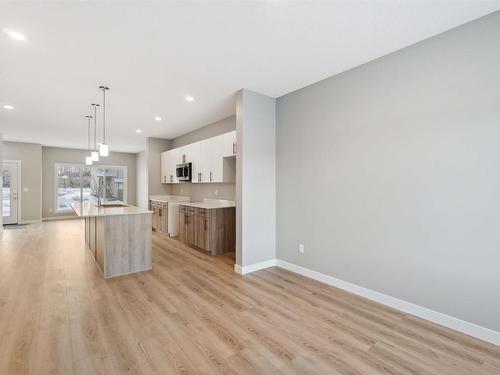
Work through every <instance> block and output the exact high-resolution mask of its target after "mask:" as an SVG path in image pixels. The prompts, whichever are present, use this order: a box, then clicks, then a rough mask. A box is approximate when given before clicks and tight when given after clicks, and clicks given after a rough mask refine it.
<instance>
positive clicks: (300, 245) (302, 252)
mask: <svg viewBox="0 0 500 375" xmlns="http://www.w3.org/2000/svg"><path fill="white" fill-rule="evenodd" d="M299 253H301V254H304V244H302V243H299Z"/></svg>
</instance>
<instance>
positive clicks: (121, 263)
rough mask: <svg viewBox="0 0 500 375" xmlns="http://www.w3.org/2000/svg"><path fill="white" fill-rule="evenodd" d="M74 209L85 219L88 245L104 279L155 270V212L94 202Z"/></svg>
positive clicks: (73, 205)
mask: <svg viewBox="0 0 500 375" xmlns="http://www.w3.org/2000/svg"><path fill="white" fill-rule="evenodd" d="M71 208H72V209H73V211H74V212H75V213H76V215H77V216H79V217H82V218H84V219H85V242H86V243H87V245H88V247H89V249H90V252H91V254H92V256H93V258H94V259H95V261H96V263H97V265H98V267H99V269H100V270H101V272H102V274H103V276H104V277H105V278H109V277H115V276H121V275H126V274H130V273H135V272H141V271H147V270H151V269H152V264H153V262H152V260H153V259H152V243H151V225H152V214H153V212H152V211H149V210H146V209H142V208H139V207H134V206H128V205H123V204H116V205H108V206H100V207H99V206H97V204H96V203H94V202H84V203H80V202H73V203H71Z"/></svg>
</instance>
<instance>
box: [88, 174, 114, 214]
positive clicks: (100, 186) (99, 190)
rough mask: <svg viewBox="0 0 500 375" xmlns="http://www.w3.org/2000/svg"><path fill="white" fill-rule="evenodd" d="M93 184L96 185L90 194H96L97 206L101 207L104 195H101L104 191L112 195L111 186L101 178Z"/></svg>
mask: <svg viewBox="0 0 500 375" xmlns="http://www.w3.org/2000/svg"><path fill="white" fill-rule="evenodd" d="M94 181H95V180H94ZM94 186H97V187H96V188H94V189H93V190H92V194H94V195H97V206H98V207H101V206H102V201H103V199H104V197H103V196H102V195H103V194H104V193H105V192H108V193H109V194H111V195H113V191H112V190H111V188H110V187H109V186H108V185H106V184H105V183H104V181H103V180H98V183H97V184H94Z"/></svg>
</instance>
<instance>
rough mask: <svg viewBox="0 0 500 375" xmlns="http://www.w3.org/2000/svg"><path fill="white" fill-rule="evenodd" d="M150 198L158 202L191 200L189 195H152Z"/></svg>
mask: <svg viewBox="0 0 500 375" xmlns="http://www.w3.org/2000/svg"><path fill="white" fill-rule="evenodd" d="M149 200H150V201H156V202H189V197H188V196H185V195H151V196H150V197H149Z"/></svg>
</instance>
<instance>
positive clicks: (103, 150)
mask: <svg viewBox="0 0 500 375" xmlns="http://www.w3.org/2000/svg"><path fill="white" fill-rule="evenodd" d="M99 88H100V89H101V90H102V143H101V144H99V154H100V155H101V156H108V155H109V146H108V144H107V143H106V90H109V87H106V86H99Z"/></svg>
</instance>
